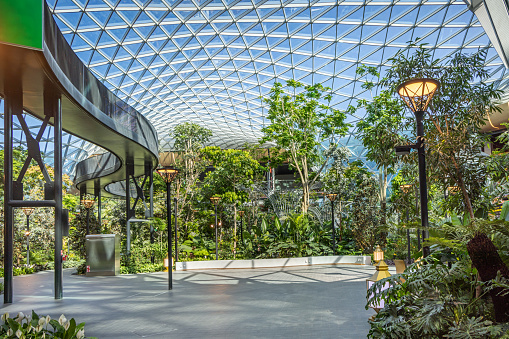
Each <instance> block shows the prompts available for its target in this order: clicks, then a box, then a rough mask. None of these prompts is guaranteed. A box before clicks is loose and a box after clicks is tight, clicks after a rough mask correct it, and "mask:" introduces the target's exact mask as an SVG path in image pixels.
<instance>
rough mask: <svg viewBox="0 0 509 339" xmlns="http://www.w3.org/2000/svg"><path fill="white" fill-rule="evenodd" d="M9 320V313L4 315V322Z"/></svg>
mask: <svg viewBox="0 0 509 339" xmlns="http://www.w3.org/2000/svg"><path fill="white" fill-rule="evenodd" d="M7 318H9V313H4V314H3V315H2V321H6V320H7Z"/></svg>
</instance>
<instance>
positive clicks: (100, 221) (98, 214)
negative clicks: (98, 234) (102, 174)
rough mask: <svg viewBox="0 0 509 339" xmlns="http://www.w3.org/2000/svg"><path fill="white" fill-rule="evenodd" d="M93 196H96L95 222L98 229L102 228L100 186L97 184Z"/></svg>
mask: <svg viewBox="0 0 509 339" xmlns="http://www.w3.org/2000/svg"><path fill="white" fill-rule="evenodd" d="M95 196H96V197H97V222H98V223H99V230H102V202H101V186H100V185H99V184H97V189H96V193H95Z"/></svg>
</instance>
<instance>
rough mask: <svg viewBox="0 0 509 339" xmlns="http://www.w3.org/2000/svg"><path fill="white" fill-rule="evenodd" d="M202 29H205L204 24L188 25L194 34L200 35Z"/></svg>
mask: <svg viewBox="0 0 509 339" xmlns="http://www.w3.org/2000/svg"><path fill="white" fill-rule="evenodd" d="M202 27H204V24H202V23H188V24H187V28H188V29H189V31H190V32H191V33H193V34H198V33H199V32H200V31H201V29H202Z"/></svg>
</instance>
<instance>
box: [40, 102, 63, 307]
mask: <svg viewBox="0 0 509 339" xmlns="http://www.w3.org/2000/svg"><path fill="white" fill-rule="evenodd" d="M44 103H45V106H46V105H47V107H45V110H46V109H48V108H50V107H51V111H50V112H52V113H53V114H52V115H53V132H54V147H55V148H54V151H53V152H54V153H53V155H54V160H53V166H54V173H55V174H54V178H53V180H54V181H53V189H54V196H55V299H62V298H63V267H62V241H63V227H64V223H63V209H62V105H61V99H60V97H58V96H55V95H49V94H47V93H45V95H44Z"/></svg>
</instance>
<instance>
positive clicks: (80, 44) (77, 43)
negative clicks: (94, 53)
mask: <svg viewBox="0 0 509 339" xmlns="http://www.w3.org/2000/svg"><path fill="white" fill-rule="evenodd" d="M71 47H72V48H73V49H74V50H77V49H81V48H90V45H89V44H88V43H87V42H86V41H85V40H83V39H82V38H81V37H80V36H79V35H78V34H76V35H75V36H74V39H73V40H72V44H71Z"/></svg>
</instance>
